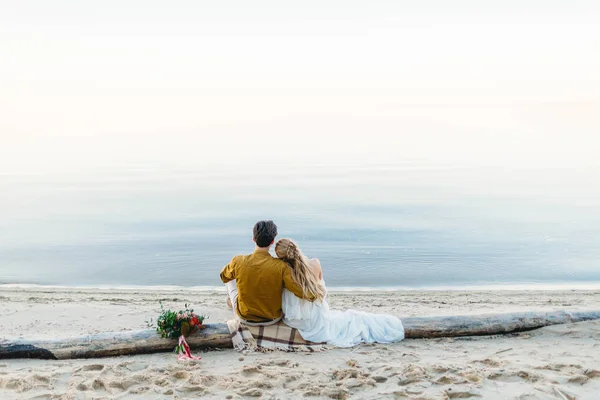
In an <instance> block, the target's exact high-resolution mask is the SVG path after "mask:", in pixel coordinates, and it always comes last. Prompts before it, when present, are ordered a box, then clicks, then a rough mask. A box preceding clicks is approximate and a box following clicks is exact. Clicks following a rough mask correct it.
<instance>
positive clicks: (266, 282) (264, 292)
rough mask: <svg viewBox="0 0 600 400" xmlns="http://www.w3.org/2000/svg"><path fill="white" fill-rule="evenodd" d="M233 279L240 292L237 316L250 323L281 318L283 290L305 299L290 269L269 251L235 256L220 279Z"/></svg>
mask: <svg viewBox="0 0 600 400" xmlns="http://www.w3.org/2000/svg"><path fill="white" fill-rule="evenodd" d="M234 279H235V280H236V284H237V289H238V299H237V310H236V311H237V314H238V315H239V316H240V318H242V319H244V320H246V321H249V322H264V321H269V320H275V319H278V318H280V317H281V316H282V310H281V298H282V294H283V288H284V287H285V288H287V289H288V290H289V291H291V292H292V293H294V294H295V295H296V296H299V297H303V293H302V289H301V288H300V287H299V286H298V285H297V284H296V283H295V282H294V281H293V279H292V275H291V271H290V268H289V267H288V266H287V264H286V263H285V262H283V261H282V260H279V259H277V258H273V257H272V256H271V254H269V252H268V250H262V249H256V250H255V251H254V253H252V254H249V255H243V256H236V257H234V258H233V259H232V260H231V262H230V263H229V264H228V265H226V266H225V268H223V271H221V280H222V281H223V282H224V283H227V282H229V281H232V280H234Z"/></svg>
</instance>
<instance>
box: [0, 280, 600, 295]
mask: <svg viewBox="0 0 600 400" xmlns="http://www.w3.org/2000/svg"><path fill="white" fill-rule="evenodd" d="M4 289H9V290H10V289H23V290H67V291H68V290H114V291H162V292H168V291H192V292H223V293H224V292H225V287H224V286H179V285H44V284H34V283H2V284H0V291H2V290H4ZM526 290H531V291H565V290H577V291H579V290H582V291H595V290H600V282H568V283H535V282H531V283H489V284H486V283H484V284H475V285H424V286H331V287H330V286H328V287H327V291H328V292H347V293H352V292H373V293H387V292H479V291H526Z"/></svg>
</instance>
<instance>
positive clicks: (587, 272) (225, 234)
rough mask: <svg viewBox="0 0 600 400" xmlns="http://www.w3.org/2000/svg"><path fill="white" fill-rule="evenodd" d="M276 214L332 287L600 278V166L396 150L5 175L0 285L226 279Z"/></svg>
mask: <svg viewBox="0 0 600 400" xmlns="http://www.w3.org/2000/svg"><path fill="white" fill-rule="evenodd" d="M264 219H271V220H273V221H275V223H276V224H277V226H278V228H279V236H278V238H283V237H288V238H292V239H294V240H295V241H296V242H297V243H298V245H299V246H300V248H301V249H302V251H303V252H304V253H305V254H306V255H307V256H309V257H317V258H319V259H320V260H321V264H322V266H323V270H324V277H325V280H326V282H327V284H328V286H329V287H330V288H338V289H342V290H343V289H349V290H371V289H373V288H376V289H385V290H403V289H433V290H435V289H463V288H517V287H518V288H531V289H536V288H538V289H539V288H553V287H562V288H582V287H587V288H600V168H598V167H589V168H587V167H586V168H584V167H578V168H566V167H562V168H558V167H555V168H551V167H536V166H527V167H516V166H510V165H508V166H500V165H496V166H473V165H461V164H460V163H454V164H433V163H429V164H428V163H415V162H398V163H396V164H386V165H362V166H357V165H314V164H311V165H308V166H305V165H297V166H287V167H284V166H281V167H279V166H276V165H275V166H269V167H263V168H248V167H240V166H237V167H231V166H227V165H220V166H210V165H206V166H198V167H193V168H191V167H188V168H183V167H181V168H175V167H173V168H158V167H151V166H150V167H149V166H109V167H101V168H95V169H88V170H70V171H59V172H52V171H37V172H28V173H25V172H11V171H5V172H3V173H2V174H0V285H13V286H14V285H50V286H81V287H149V286H150V287H157V288H158V287H163V288H164V287H170V288H172V287H193V288H200V289H202V288H216V287H221V282H220V279H219V272H220V270H221V269H222V268H223V266H224V265H226V264H227V263H228V262H229V261H230V259H231V258H232V257H233V256H235V255H237V254H244V253H250V252H252V251H253V242H252V227H253V225H254V223H255V222H257V221H259V220H264Z"/></svg>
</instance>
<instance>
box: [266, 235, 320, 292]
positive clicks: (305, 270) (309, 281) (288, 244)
mask: <svg viewBox="0 0 600 400" xmlns="http://www.w3.org/2000/svg"><path fill="white" fill-rule="evenodd" d="M275 253H276V254H277V257H279V258H281V259H282V260H283V261H285V262H287V263H288V264H289V266H290V267H291V269H292V278H293V279H294V281H295V282H296V283H297V284H298V286H300V287H301V288H302V292H303V293H304V295H305V296H308V297H310V296H314V297H315V300H323V299H324V298H325V288H324V287H323V285H321V282H319V278H318V277H317V275H315V272H314V271H313V269H312V267H311V266H310V263H309V261H308V258H307V257H306V256H305V255H304V254H302V252H301V251H300V249H299V248H298V245H297V244H296V243H294V241H292V240H291V239H280V240H278V241H277V243H276V244H275Z"/></svg>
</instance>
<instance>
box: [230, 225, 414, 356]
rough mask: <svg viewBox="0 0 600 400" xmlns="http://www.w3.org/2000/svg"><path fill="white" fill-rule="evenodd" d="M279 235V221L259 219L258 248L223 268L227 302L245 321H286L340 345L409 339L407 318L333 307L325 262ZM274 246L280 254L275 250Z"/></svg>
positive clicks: (256, 227) (309, 336)
mask: <svg viewBox="0 0 600 400" xmlns="http://www.w3.org/2000/svg"><path fill="white" fill-rule="evenodd" d="M276 236H277V226H276V225H275V223H274V222H273V221H259V222H257V223H256V224H255V225H254V237H253V240H254V242H255V243H256V248H255V250H254V252H253V253H252V254H249V255H239V256H236V257H234V258H233V259H232V260H231V262H230V263H229V264H227V265H226V266H225V267H224V268H223V270H222V271H221V280H222V281H223V283H225V285H226V287H227V294H228V300H227V302H228V304H229V305H230V306H231V307H232V308H233V310H234V313H235V317H236V318H237V319H238V320H239V321H240V322H241V323H242V324H245V325H249V326H257V325H258V326H268V325H273V324H277V323H279V322H280V321H283V322H284V323H285V324H286V325H289V326H290V327H292V328H296V329H297V330H298V331H299V332H300V334H301V335H302V337H303V338H304V340H307V341H310V342H315V343H328V344H332V345H335V346H339V347H350V346H354V345H357V344H359V343H373V342H378V343H391V342H397V341H400V340H402V339H404V327H403V326H402V322H401V321H400V319H398V318H396V317H394V316H391V315H383V314H371V313H366V312H362V311H356V310H346V311H336V310H330V309H329V305H328V303H327V289H326V287H325V281H324V280H323V271H322V269H321V264H320V262H319V260H318V259H316V258H313V259H308V258H307V257H306V256H305V255H304V254H302V252H301V251H300V249H299V248H298V246H297V245H296V243H294V242H293V241H292V240H290V239H280V240H279V241H277V243H275V237H276ZM273 244H275V253H276V255H277V258H275V257H273V256H271V254H270V252H269V251H270V249H271V246H272V245H273Z"/></svg>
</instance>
